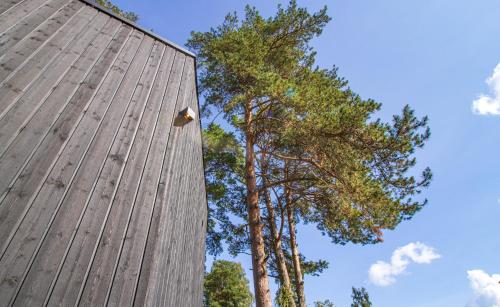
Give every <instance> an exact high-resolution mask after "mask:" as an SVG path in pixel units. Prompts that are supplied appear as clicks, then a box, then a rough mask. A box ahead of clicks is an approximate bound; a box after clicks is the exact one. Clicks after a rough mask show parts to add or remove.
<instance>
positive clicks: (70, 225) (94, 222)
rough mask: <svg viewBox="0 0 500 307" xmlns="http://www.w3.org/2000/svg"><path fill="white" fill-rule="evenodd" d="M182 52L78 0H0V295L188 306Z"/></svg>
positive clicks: (192, 142) (192, 184)
mask: <svg viewBox="0 0 500 307" xmlns="http://www.w3.org/2000/svg"><path fill="white" fill-rule="evenodd" d="M187 106H189V107H191V108H192V109H193V110H195V112H196V113H197V114H198V112H199V110H198V100H197V92H196V81H195V65H194V58H193V57H191V56H190V55H187V54H186V53H185V52H184V51H183V50H181V49H176V48H175V46H172V45H170V44H169V43H168V42H164V41H162V40H160V39H158V38H157V37H153V36H151V35H150V34H148V33H146V32H144V31H142V30H140V29H139V28H135V29H134V25H130V24H126V23H124V22H123V21H121V20H119V19H117V18H115V17H113V16H111V15H109V14H107V13H106V12H104V11H100V10H99V9H98V8H95V7H93V6H89V5H87V4H86V3H84V2H83V1H80V0H23V1H21V0H5V1H2V2H1V3H0V306H145V305H147V306H200V305H201V302H202V281H203V272H204V240H205V228H206V214H207V211H206V198H205V186H204V174H203V162H202V151H201V130H200V125H199V122H198V121H197V120H195V121H192V122H189V123H185V124H184V125H177V124H175V123H176V121H175V119H176V117H177V115H178V112H179V111H180V110H181V109H183V108H185V107H187Z"/></svg>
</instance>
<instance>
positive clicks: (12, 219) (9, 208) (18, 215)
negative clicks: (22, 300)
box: [0, 20, 130, 297]
mask: <svg viewBox="0 0 500 307" xmlns="http://www.w3.org/2000/svg"><path fill="white" fill-rule="evenodd" d="M113 23H115V24H114V26H112V24H113ZM120 24H121V23H120V22H118V21H114V20H112V21H111V22H110V23H109V25H110V27H109V28H107V29H106V27H105V28H104V29H103V34H102V35H101V36H99V37H98V38H97V39H96V40H95V41H94V43H95V45H94V47H93V48H89V49H87V51H88V52H85V53H84V55H83V56H82V58H81V60H82V61H81V62H77V63H79V64H81V65H83V67H85V69H80V70H76V74H74V75H72V76H73V77H75V78H76V79H73V78H71V77H68V79H67V80H65V81H67V82H66V83H64V82H63V86H61V87H60V88H61V89H62V90H63V91H62V92H61V94H62V97H64V99H62V98H61V96H55V98H54V100H55V101H54V102H57V103H59V102H60V103H64V106H63V109H64V108H65V107H66V106H67V105H69V104H70V103H71V102H73V103H72V104H71V106H72V107H78V106H79V105H82V106H83V105H85V101H78V99H80V98H84V97H85V96H81V95H82V94H83V95H88V94H89V93H88V92H87V91H86V90H88V89H90V90H91V91H93V90H94V89H93V88H88V87H86V86H84V87H83V89H82V90H81V91H78V89H79V88H80V87H79V86H78V85H79V84H80V83H81V81H80V80H82V81H83V80H84V79H85V78H86V76H89V72H90V71H89V70H90V69H91V68H92V67H93V66H94V64H95V63H96V61H97V59H99V58H100V54H102V53H103V52H104V51H105V50H106V46H107V45H108V44H109V43H110V41H111V37H109V35H106V34H105V33H106V32H107V31H109V32H110V33H115V32H116V31H117V29H118V28H119V25H120ZM129 31H130V29H127V31H126V33H128V32H129ZM126 33H125V35H124V36H125V37H126V36H127V35H126ZM108 34H109V33H108ZM123 39H124V38H123ZM122 42H123V40H122ZM122 42H120V43H119V44H121V43H122ZM93 49H95V50H93ZM110 52H111V51H110ZM82 74H83V76H82ZM96 76H98V75H94V77H96ZM80 77H82V78H83V79H80ZM90 85H91V83H90ZM91 86H92V85H91ZM57 92H58V91H57V90H55V91H54V93H57ZM66 94H69V95H66ZM75 94H77V95H75ZM90 94H91V93H90ZM66 96H68V97H66ZM73 98H74V99H73ZM66 101H67V102H66ZM71 109H72V108H70V109H69V110H68V111H69V113H66V114H65V115H64V117H65V116H66V115H69V116H70V117H69V118H66V120H68V119H71V118H72V117H71V116H73V117H75V116H77V115H78V111H77V112H76V113H72V112H71V111H72V110H71ZM56 111H57V110H56ZM62 111H63V110H60V111H59V112H58V115H61V114H62ZM80 111H81V109H80ZM42 114H43V113H42ZM49 114H50V113H49ZM46 116H47V114H46V115H45V116H42V117H41V118H38V119H36V118H35V119H36V120H35V121H33V122H32V123H34V124H40V123H43V121H44V120H45V117H46ZM56 118H58V116H56ZM71 124H73V123H69V125H71ZM47 126H48V129H47V128H45V125H43V127H44V128H45V129H46V130H45V131H46V132H48V131H49V130H51V129H50V128H51V125H47ZM35 127H36V125H35ZM38 128H41V127H38ZM29 130H30V129H28V128H27V129H26V131H29ZM37 133H38V134H40V133H41V134H42V135H43V132H40V131H39V130H37V129H34V130H33V132H32V133H31V135H37ZM45 136H46V135H45ZM45 136H43V137H42V138H41V140H42V141H43V139H44V138H45ZM66 137H67V136H63V138H61V135H60V134H57V131H56V135H55V136H54V137H53V138H52V140H57V139H58V138H59V139H60V140H59V141H61V142H63V141H64V138H66ZM25 145H26V144H25ZM53 145H56V144H53ZM57 149H58V148H57V147H55V148H54V149H53V150H55V151H56V152H57ZM27 151H29V149H28V150H27ZM21 152H22V153H24V151H21ZM42 154H44V153H42ZM48 158H49V161H47V163H50V162H51V161H50V158H52V159H54V158H56V156H49V157H48ZM5 161H7V159H5ZM40 175H41V174H40V173H39V174H38V176H40ZM28 178H29V177H28ZM34 187H35V189H33V188H34ZM34 187H33V186H31V187H26V186H25V185H18V189H25V188H27V189H28V190H29V189H31V191H33V190H36V187H37V186H36V185H35V186H34ZM11 195H12V194H11ZM13 196H14V197H13V199H12V198H11V199H8V198H7V199H4V200H11V202H9V203H7V204H5V202H4V203H2V206H1V207H0V212H1V213H0V216H1V217H3V218H5V219H6V220H5V222H4V223H2V224H1V225H0V228H2V231H0V232H1V236H2V237H3V240H2V241H1V242H2V250H1V252H2V254H1V255H2V256H4V252H5V250H6V248H7V247H8V246H9V244H10V241H11V238H12V237H13V235H14V234H15V232H16V230H17V227H18V226H19V225H20V223H21V222H22V221H23V217H24V215H25V213H26V210H27V209H29V205H30V203H31V201H32V199H33V197H32V196H31V195H23V194H22V193H16V194H14V195H13ZM15 196H18V197H20V198H24V201H22V200H21V201H19V199H16V198H15ZM12 200H13V201H12ZM26 200H28V201H26ZM11 251H12V252H17V251H18V249H14V250H12V249H11ZM8 256H9V254H8V253H7V256H6V257H7V258H6V259H9V257H8ZM4 258H5V256H4V257H2V261H3V259H4ZM27 258H29V257H27ZM5 268H6V269H8V270H11V269H15V268H16V267H15V266H11V267H5ZM5 268H4V267H1V266H0V269H5ZM2 275H3V274H2ZM3 290H4V288H2V287H1V286H0V297H2V296H3V294H4V293H3ZM5 290H6V291H7V292H8V290H12V289H11V287H8V288H7V289H5Z"/></svg>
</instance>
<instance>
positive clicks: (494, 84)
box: [472, 63, 500, 115]
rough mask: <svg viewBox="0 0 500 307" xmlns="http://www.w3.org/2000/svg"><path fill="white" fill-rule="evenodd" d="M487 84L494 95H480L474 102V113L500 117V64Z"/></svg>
mask: <svg viewBox="0 0 500 307" xmlns="http://www.w3.org/2000/svg"><path fill="white" fill-rule="evenodd" d="M486 84H488V87H489V88H490V90H491V92H492V94H493V95H492V96H488V95H484V94H481V95H479V97H478V98H477V99H476V100H474V101H473V102H472V112H474V113H476V114H479V115H500V63H498V65H497V66H496V67H495V69H494V70H493V74H492V75H491V76H490V77H489V78H488V79H486Z"/></svg>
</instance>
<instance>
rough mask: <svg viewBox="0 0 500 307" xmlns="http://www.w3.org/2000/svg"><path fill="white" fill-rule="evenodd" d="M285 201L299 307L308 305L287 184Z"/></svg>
mask: <svg viewBox="0 0 500 307" xmlns="http://www.w3.org/2000/svg"><path fill="white" fill-rule="evenodd" d="M285 168H286V166H285ZM287 172H288V170H285V173H287ZM285 201H286V204H285V206H286V213H287V217H288V231H289V233H290V248H291V250H292V259H293V269H294V272H295V288H296V291H297V299H298V303H299V307H307V306H306V296H305V293H304V280H303V276H302V268H301V265H300V258H299V248H298V247H297V239H296V237H295V218H294V215H293V208H292V198H291V194H290V189H289V188H288V187H287V186H286V185H285Z"/></svg>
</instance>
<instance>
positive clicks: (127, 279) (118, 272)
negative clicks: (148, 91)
mask: <svg viewBox="0 0 500 307" xmlns="http://www.w3.org/2000/svg"><path fill="white" fill-rule="evenodd" d="M168 53H169V54H168V57H166V58H165V61H164V63H162V67H164V69H163V70H164V74H163V76H162V79H163V82H161V86H160V88H158V90H156V92H155V95H154V96H153V97H152V99H154V100H157V101H158V102H159V103H160V105H159V107H160V108H159V109H158V112H157V118H156V120H155V123H154V125H155V127H154V129H153V130H154V134H153V135H152V139H151V142H152V143H151V147H150V152H149V153H148V160H147V162H146V165H145V167H144V170H143V174H142V178H141V182H140V186H139V187H138V188H139V189H138V190H137V191H136V194H135V197H134V199H133V201H134V203H133V207H132V208H131V210H130V211H129V212H128V215H127V220H126V221H125V225H126V227H125V229H124V230H123V231H124V232H123V233H122V234H121V236H122V237H121V238H116V239H115V241H116V242H117V243H119V244H120V247H119V254H120V257H119V258H118V259H116V262H115V263H114V264H113V266H112V268H113V269H112V270H111V272H112V274H113V275H114V276H112V277H111V279H110V280H108V281H107V283H108V284H107V286H108V293H107V296H108V305H110V306H130V305H132V304H133V298H134V294H135V288H136V284H137V278H138V275H139V272H140V266H141V259H142V254H143V250H144V246H145V244H146V239H147V235H148V230H149V221H150V217H151V212H152V208H153V205H154V203H155V197H156V192H157V188H158V183H159V179H160V173H161V165H162V162H163V157H164V153H165V149H166V145H167V139H168V132H169V130H170V127H171V123H172V119H173V109H174V107H175V103H165V97H169V98H171V97H172V96H176V95H177V92H178V89H179V84H180V78H176V79H177V81H176V80H174V81H173V82H170V80H171V79H170V78H171V77H172V76H176V75H177V74H179V73H180V71H181V70H182V66H183V62H184V58H183V57H179V56H178V57H177V59H176V62H175V64H174V56H175V50H174V49H172V48H170V47H169V48H168ZM172 65H175V67H173V68H172ZM171 101H172V102H173V101H174V99H172V100H171ZM132 179H133V178H130V180H132ZM140 222H142V224H140V225H138V223H140Z"/></svg>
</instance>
